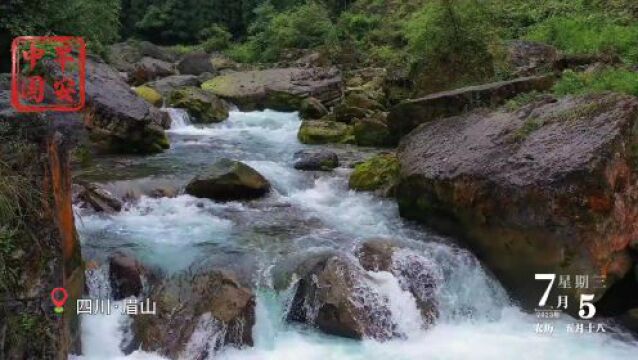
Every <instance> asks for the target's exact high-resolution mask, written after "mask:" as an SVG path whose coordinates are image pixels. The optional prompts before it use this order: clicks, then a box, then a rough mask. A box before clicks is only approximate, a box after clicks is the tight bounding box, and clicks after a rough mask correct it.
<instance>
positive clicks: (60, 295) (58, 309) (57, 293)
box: [51, 288, 69, 315]
mask: <svg viewBox="0 0 638 360" xmlns="http://www.w3.org/2000/svg"><path fill="white" fill-rule="evenodd" d="M68 298H69V294H68V293H67V292H66V290H65V289H64V288H55V289H53V290H51V302H52V303H53V305H55V309H53V311H55V313H56V314H58V315H60V314H62V313H63V312H64V308H63V306H64V303H66V299H68Z"/></svg>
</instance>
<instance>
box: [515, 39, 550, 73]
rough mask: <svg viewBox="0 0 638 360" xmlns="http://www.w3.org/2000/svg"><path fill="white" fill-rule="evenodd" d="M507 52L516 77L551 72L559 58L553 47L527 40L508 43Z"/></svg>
mask: <svg viewBox="0 0 638 360" xmlns="http://www.w3.org/2000/svg"><path fill="white" fill-rule="evenodd" d="M507 52H508V55H509V61H510V63H511V65H512V67H513V72H514V74H515V75H516V76H532V75H541V74H544V73H548V72H552V71H554V64H555V62H556V60H558V58H559V57H560V54H559V52H558V50H557V49H556V48H555V47H553V46H551V45H547V44H543V43H540V42H535V41H528V40H514V41H511V42H509V43H508V44H507Z"/></svg>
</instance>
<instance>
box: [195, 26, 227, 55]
mask: <svg viewBox="0 0 638 360" xmlns="http://www.w3.org/2000/svg"><path fill="white" fill-rule="evenodd" d="M199 37H200V39H201V40H203V43H202V47H203V49H204V51H206V52H211V51H219V50H224V49H226V48H228V46H229V45H230V41H231V40H232V38H233V36H232V35H231V33H230V32H228V30H226V28H225V27H223V26H221V25H217V24H215V25H212V26H210V27H208V28H206V29H204V30H202V31H201V32H200V35H199Z"/></svg>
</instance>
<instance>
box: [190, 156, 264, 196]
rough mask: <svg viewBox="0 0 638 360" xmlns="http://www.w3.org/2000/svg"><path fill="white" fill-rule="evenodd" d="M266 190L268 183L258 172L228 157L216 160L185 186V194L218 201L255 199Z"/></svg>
mask: <svg viewBox="0 0 638 360" xmlns="http://www.w3.org/2000/svg"><path fill="white" fill-rule="evenodd" d="M268 191H270V183H269V182H268V180H266V179H265V178H264V177H263V176H262V175H261V174H260V173H258V172H257V171H256V170H255V169H253V168H251V167H250V166H248V165H246V164H244V163H242V162H239V161H233V160H229V159H221V160H219V161H217V162H216V163H215V164H213V165H212V166H211V167H210V169H208V171H207V172H205V173H203V174H201V175H198V176H197V177H195V178H194V179H193V180H191V182H190V183H188V185H187V186H186V193H187V194H190V195H193V196H195V197H199V198H208V199H213V200H219V201H232V200H242V199H255V198H259V197H262V196H264V195H266V194H267V193H268Z"/></svg>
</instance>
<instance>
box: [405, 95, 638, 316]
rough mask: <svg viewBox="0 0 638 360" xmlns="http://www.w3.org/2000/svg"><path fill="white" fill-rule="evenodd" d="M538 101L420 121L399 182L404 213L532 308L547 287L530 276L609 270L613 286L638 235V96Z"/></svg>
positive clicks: (573, 293)
mask: <svg viewBox="0 0 638 360" xmlns="http://www.w3.org/2000/svg"><path fill="white" fill-rule="evenodd" d="M533 106H535V107H534V108H531V109H527V110H526V111H519V112H504V111H495V112H489V111H487V110H482V111H474V112H472V113H469V114H464V115H460V116H455V117H450V118H446V119H441V120H438V121H433V122H430V123H426V124H424V125H422V126H420V127H419V128H417V129H416V130H415V131H414V132H412V133H411V134H410V135H408V136H407V137H406V138H405V139H404V140H403V141H402V142H401V145H400V146H399V149H398V157H399V160H400V163H401V180H400V183H399V185H398V187H397V198H398V202H399V209H400V212H401V215H402V216H404V217H406V218H409V219H415V220H419V221H421V222H423V223H425V224H428V225H429V226H431V227H433V228H435V229H437V230H439V231H441V232H445V233H450V234H453V235H456V236H458V237H459V238H461V239H464V241H466V242H467V244H468V245H469V246H470V247H471V248H473V249H474V251H476V253H477V254H478V255H479V257H480V258H481V259H482V260H483V261H484V262H485V264H486V265H487V266H488V267H489V268H490V269H491V270H492V271H493V272H494V273H495V275H496V276H497V277H498V278H499V279H500V280H501V281H502V283H503V284H504V286H505V287H506V288H507V289H508V290H509V291H510V293H511V294H512V295H513V296H514V297H515V298H516V299H517V300H519V301H521V303H522V304H523V305H524V306H525V307H526V308H530V309H531V308H534V306H537V304H538V294H542V292H543V290H544V286H545V284H541V283H540V282H538V281H534V280H533V278H531V275H530V274H535V273H550V274H551V273H564V274H601V275H606V276H607V279H608V284H607V287H608V288H609V286H611V285H612V284H613V283H614V282H615V279H621V278H623V277H624V275H625V274H626V273H627V271H629V267H630V266H631V265H630V264H631V263H630V262H629V261H627V259H628V255H627V252H628V248H629V244H630V242H631V241H633V240H634V239H635V238H636V234H637V233H638V225H637V224H638V211H636V209H637V208H638V207H637V205H638V204H637V203H636V201H637V200H636V199H638V187H637V186H636V178H637V174H636V163H635V159H636V153H635V144H636V137H635V136H636V135H635V133H634V132H633V130H632V129H635V127H636V121H637V119H638V100H636V98H634V97H628V96H622V95H617V94H609V93H608V94H597V95H587V96H580V97H565V98H562V99H559V100H556V101H554V102H549V103H548V102H540V103H538V104H536V105H533ZM567 291H568V292H567V293H566V295H569V296H570V297H574V298H578V295H579V293H580V292H579V290H577V289H572V290H569V289H568V290H567ZM589 291H590V292H591V293H594V294H595V295H596V299H598V298H600V297H601V295H602V294H603V293H604V292H605V289H593V290H592V289H589Z"/></svg>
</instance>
